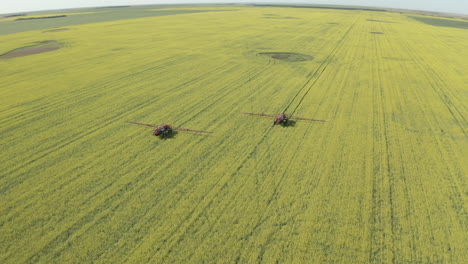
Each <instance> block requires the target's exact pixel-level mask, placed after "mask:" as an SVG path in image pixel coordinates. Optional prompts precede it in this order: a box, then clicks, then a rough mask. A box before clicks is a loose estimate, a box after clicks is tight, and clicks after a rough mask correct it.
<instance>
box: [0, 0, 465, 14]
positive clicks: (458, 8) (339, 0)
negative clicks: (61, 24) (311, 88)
mask: <svg viewBox="0 0 468 264" xmlns="http://www.w3.org/2000/svg"><path fill="white" fill-rule="evenodd" d="M253 2H255V3H289V4H293V3H299V4H304V3H307V4H330V5H353V6H371V7H390V8H401V9H413V10H425V11H433V12H442V13H455V14H465V15H468V0H309V1H306V0H292V1H291V0H290V1H288V0H172V1H169V0H0V14H8V13H18V12H30V11H40V10H53V9H66V8H77V7H95V6H118V5H149V4H187V3H190V4H194V3H253Z"/></svg>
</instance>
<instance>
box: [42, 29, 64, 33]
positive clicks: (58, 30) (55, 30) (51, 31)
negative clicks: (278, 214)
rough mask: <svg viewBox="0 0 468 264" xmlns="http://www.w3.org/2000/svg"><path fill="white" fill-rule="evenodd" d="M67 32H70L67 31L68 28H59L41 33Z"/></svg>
mask: <svg viewBox="0 0 468 264" xmlns="http://www.w3.org/2000/svg"><path fill="white" fill-rule="evenodd" d="M67 30H70V29H68V28H59V29H52V30H47V31H44V32H42V33H53V32H61V31H67Z"/></svg>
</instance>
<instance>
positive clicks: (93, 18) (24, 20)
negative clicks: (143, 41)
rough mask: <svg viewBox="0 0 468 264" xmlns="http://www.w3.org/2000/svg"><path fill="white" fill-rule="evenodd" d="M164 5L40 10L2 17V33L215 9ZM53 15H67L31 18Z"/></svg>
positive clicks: (0, 22) (0, 21)
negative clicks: (27, 13) (157, 7)
mask: <svg viewBox="0 0 468 264" xmlns="http://www.w3.org/2000/svg"><path fill="white" fill-rule="evenodd" d="M164 7H165V6H159V9H155V7H154V6H136V7H122V8H115V7H114V8H112V7H107V8H91V9H78V10H77V12H76V13H70V11H57V12H55V13H51V12H50V11H48V12H38V14H40V15H35V13H33V15H28V16H19V17H8V18H3V19H0V35H7V34H13V33H19V32H25V31H32V30H41V29H47V28H51V27H64V26H72V25H81V24H91V23H98V22H106V21H115V20H123V19H135V18H143V17H155V16H169V15H178V14H189V13H201V12H209V11H215V10H203V9H187V10H186V9H183V8H178V9H169V10H164V9H162V8H164ZM168 7H170V6H168ZM53 15H56V16H57V15H62V16H63V15H65V16H66V17H57V18H50V19H31V18H39V17H41V16H42V17H43V16H49V17H51V16H53ZM17 20H19V21H17Z"/></svg>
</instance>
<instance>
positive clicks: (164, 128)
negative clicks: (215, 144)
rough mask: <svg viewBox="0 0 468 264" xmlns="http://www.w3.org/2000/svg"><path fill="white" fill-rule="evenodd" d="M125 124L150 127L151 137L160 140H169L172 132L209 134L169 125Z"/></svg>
mask: <svg viewBox="0 0 468 264" xmlns="http://www.w3.org/2000/svg"><path fill="white" fill-rule="evenodd" d="M127 123H131V124H135V125H140V126H147V127H152V128H154V132H153V135H154V136H159V137H161V138H170V137H171V136H173V135H174V131H184V132H191V133H211V132H208V131H203V130H192V129H186V128H180V127H171V126H170V125H160V126H155V125H151V124H143V123H137V122H127Z"/></svg>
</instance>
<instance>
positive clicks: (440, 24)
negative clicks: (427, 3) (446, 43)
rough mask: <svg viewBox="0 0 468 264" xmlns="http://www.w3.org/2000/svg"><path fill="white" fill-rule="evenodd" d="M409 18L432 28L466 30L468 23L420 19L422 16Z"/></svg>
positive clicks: (428, 18)
mask: <svg viewBox="0 0 468 264" xmlns="http://www.w3.org/2000/svg"><path fill="white" fill-rule="evenodd" d="M409 17H411V18H413V19H415V20H417V21H419V22H423V23H425V24H428V25H432V26H437V27H452V28H463V29H468V21H461V20H453V19H443V18H432V17H422V16H409Z"/></svg>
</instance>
